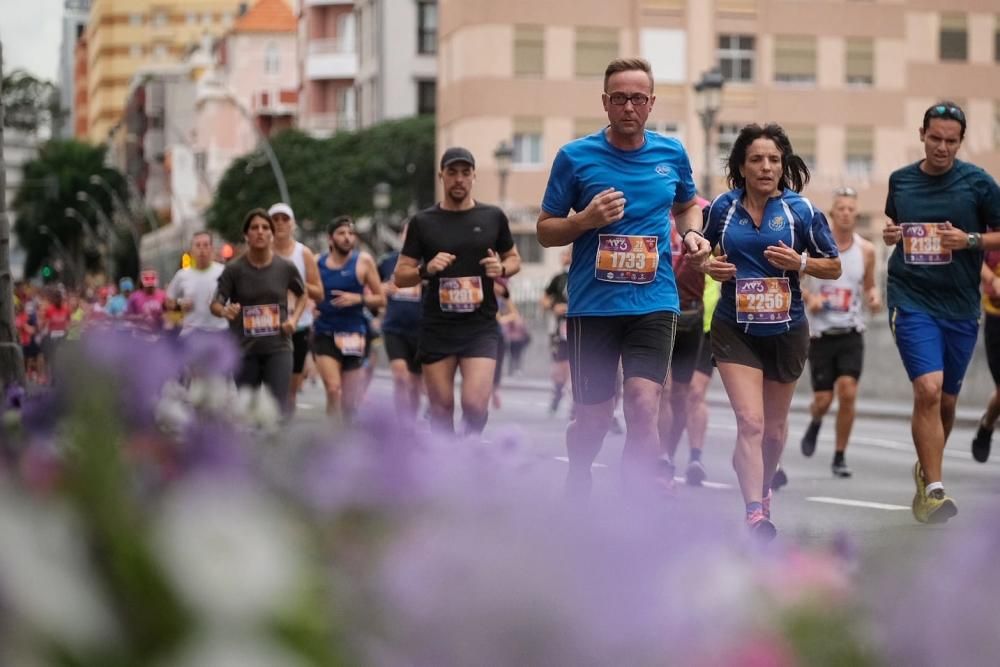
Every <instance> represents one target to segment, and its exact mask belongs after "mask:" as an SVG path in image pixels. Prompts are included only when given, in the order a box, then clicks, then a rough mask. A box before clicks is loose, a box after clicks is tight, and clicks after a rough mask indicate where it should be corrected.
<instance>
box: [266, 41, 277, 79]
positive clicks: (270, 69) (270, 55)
mask: <svg viewBox="0 0 1000 667" xmlns="http://www.w3.org/2000/svg"><path fill="white" fill-rule="evenodd" d="M280 68H281V56H280V55H279V53H278V45H277V44H276V43H275V42H269V43H268V45H267V48H266V49H265V51H264V72H265V73H266V74H277V73H278V70H279V69H280Z"/></svg>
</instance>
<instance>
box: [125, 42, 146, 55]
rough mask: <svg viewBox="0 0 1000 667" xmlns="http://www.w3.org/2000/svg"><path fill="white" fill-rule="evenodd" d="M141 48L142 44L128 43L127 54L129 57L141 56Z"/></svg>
mask: <svg viewBox="0 0 1000 667" xmlns="http://www.w3.org/2000/svg"><path fill="white" fill-rule="evenodd" d="M142 54H143V49H142V44H130V45H129V47H128V55H129V57H131V58H142Z"/></svg>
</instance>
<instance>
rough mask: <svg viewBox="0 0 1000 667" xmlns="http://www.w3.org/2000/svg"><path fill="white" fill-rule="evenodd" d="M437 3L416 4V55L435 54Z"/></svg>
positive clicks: (424, 2)
mask: <svg viewBox="0 0 1000 667" xmlns="http://www.w3.org/2000/svg"><path fill="white" fill-rule="evenodd" d="M437 11H438V8H437V2H436V1H435V2H430V1H421V2H418V3H417V53H437V29H438V13H437Z"/></svg>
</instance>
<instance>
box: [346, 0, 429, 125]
mask: <svg viewBox="0 0 1000 667" xmlns="http://www.w3.org/2000/svg"><path fill="white" fill-rule="evenodd" d="M354 5H355V15H356V17H357V18H356V23H357V26H358V44H357V51H358V75H357V79H356V83H355V90H356V98H357V105H358V120H359V122H360V124H361V126H362V127H368V126H370V125H374V124H376V123H380V122H382V121H385V120H392V119H396V118H407V117H410V116H416V115H421V114H433V113H434V111H435V109H436V106H437V34H438V21H437V11H438V7H437V0H357V1H356V2H355V3H354Z"/></svg>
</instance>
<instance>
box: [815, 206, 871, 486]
mask: <svg viewBox="0 0 1000 667" xmlns="http://www.w3.org/2000/svg"><path fill="white" fill-rule="evenodd" d="M857 221H858V193H857V192H856V191H855V190H854V189H853V188H840V189H838V190H837V191H836V192H834V196H833V206H832V207H831V209H830V223H831V224H830V227H831V231H832V232H833V240H834V241H836V242H837V249H838V250H839V251H840V265H841V269H842V273H841V274H840V277H839V278H837V279H836V280H824V279H820V278H814V277H812V276H809V277H807V278H806V279H805V280H804V281H803V283H802V300H803V301H804V302H805V304H806V315H807V317H808V319H809V334H810V343H809V372H810V375H811V376H812V389H813V400H812V404H811V405H810V406H809V412H810V413H811V416H812V421H810V423H809V426H808V427H807V428H806V432H805V435H803V436H802V442H801V447H802V454H803V455H805V456H812V455H813V452H815V451H816V437H817V436H818V435H819V429H820V426H821V425H822V423H823V417H824V416H825V415H826V413H827V410H829V409H830V404H831V403H833V395H834V392H835V391H836V394H837V433H836V445H835V448H834V452H833V463H832V464H831V470H832V471H833V475H834V476H835V477H840V478H847V477H850V476H851V469H850V468H848V467H847V459H846V458H845V454H846V452H847V440H848V438H850V436H851V429H852V427H853V426H854V401H855V398H856V397H857V394H858V379H859V378H860V377H861V367H862V365H863V363H864V356H865V342H864V338H863V336H862V333H863V332H864V330H865V323H864V319H863V318H862V315H861V308H862V306H863V305H864V306H866V307H867V308H868V310H869V311H870V312H873V313H874V312H877V311H878V310H879V309H880V308H881V307H882V300H881V298H880V297H879V290H878V287H877V286H876V285H875V246H873V245H872V244H871V242H870V241H868V240H866V239H864V238H862V237H861V236H860V235H859V234H858V233H857V232H856V231H855V226H856V225H857Z"/></svg>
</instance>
